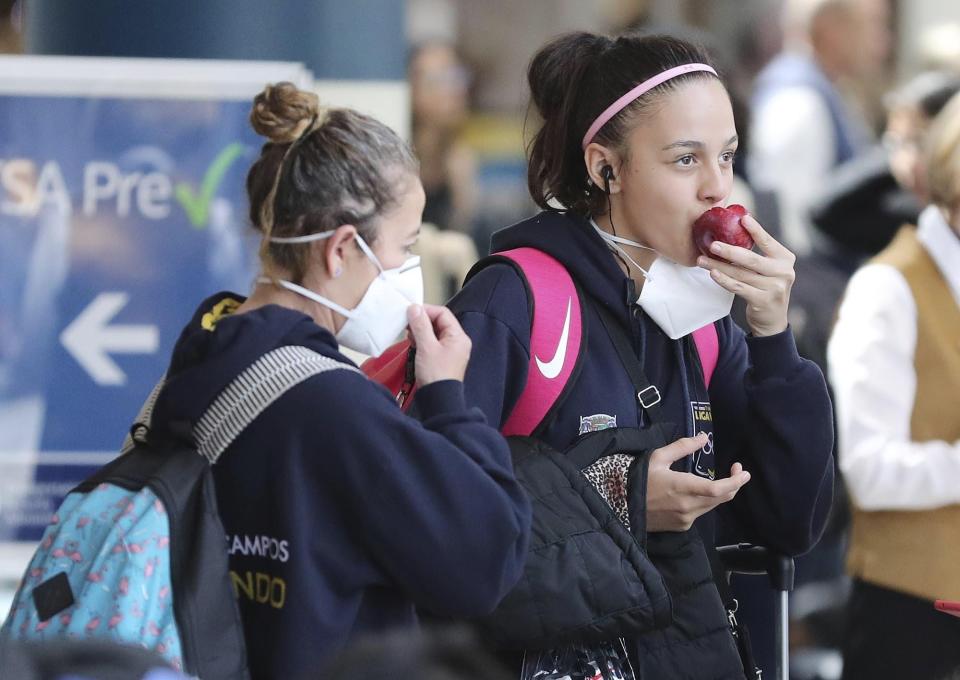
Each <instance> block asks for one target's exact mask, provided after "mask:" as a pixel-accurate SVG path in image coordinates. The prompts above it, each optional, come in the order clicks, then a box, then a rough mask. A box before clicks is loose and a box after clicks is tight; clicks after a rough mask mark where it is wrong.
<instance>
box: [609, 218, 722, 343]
mask: <svg viewBox="0 0 960 680" xmlns="http://www.w3.org/2000/svg"><path fill="white" fill-rule="evenodd" d="M593 228H594V229H596V231H597V233H598V234H600V237H601V238H603V240H604V241H605V242H606V243H607V246H608V247H609V248H610V249H611V250H615V251H617V252H618V253H620V254H621V255H623V256H624V257H625V258H627V259H628V260H629V261H630V263H631V264H633V266H634V267H636V268H637V269H639V270H640V273H641V274H643V277H644V278H645V279H646V281H644V283H643V289H642V290H641V291H640V298H639V299H638V300H637V304H638V305H640V307H641V308H642V309H643V311H645V312H646V313H647V315H648V316H649V317H650V318H651V319H653V322H654V323H655V324H657V326H659V327H660V330H662V331H663V332H664V333H666V334H667V336H668V337H669V338H670V339H671V340H677V339H679V338H682V337H683V336H685V335H689V334H690V333H692V332H693V331H695V330H697V329H698V328H702V327H703V326H706V325H707V324H710V323H713V322H714V321H716V320H717V319H722V318H723V317H725V316H726V315H727V314H729V313H730V308H731V307H732V306H733V293H731V292H730V291H728V290H726V289H725V288H723V287H722V286H721V285H720V284H718V283H717V282H716V281H714V280H713V279H712V278H710V272H708V271H707V270H706V269H702V268H700V267H684V266H683V265H679V264H677V263H676V262H674V261H672V260H670V259H667V258H666V257H664V256H663V255H660V254H659V253H657V259H656V260H654V261H653V264H652V265H651V266H650V269H649V270H646V269H644V268H643V267H641V266H640V265H638V264H637V263H636V261H634V259H633V258H632V257H630V256H629V255H628V254H627V252H626V251H625V250H624V249H623V248H621V247H620V246H619V245H618V244H621V243H622V244H624V245H628V246H634V247H635V248H643V249H645V250H651V251H652V250H653V248H649V247H647V246H645V245H642V244H640V243H637V242H636V241H631V240H629V239H625V238H621V237H619V236H614V235H613V234H608V233H607V232H605V231H604V230H603V229H601V228H600V227H598V226H597V225H596V224H593ZM654 252H656V251H654Z"/></svg>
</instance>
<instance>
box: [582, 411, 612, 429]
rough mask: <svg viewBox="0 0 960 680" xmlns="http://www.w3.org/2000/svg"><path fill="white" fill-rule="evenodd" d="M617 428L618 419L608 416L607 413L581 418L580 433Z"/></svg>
mask: <svg viewBox="0 0 960 680" xmlns="http://www.w3.org/2000/svg"><path fill="white" fill-rule="evenodd" d="M616 426H617V417H616V416H608V415H607V414H606V413H596V414H594V415H592V416H580V432H579V434H586V433H587V432H599V431H600V430H607V429H610V428H611V427H616Z"/></svg>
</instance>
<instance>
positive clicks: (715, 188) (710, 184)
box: [698, 163, 733, 207]
mask: <svg viewBox="0 0 960 680" xmlns="http://www.w3.org/2000/svg"><path fill="white" fill-rule="evenodd" d="M701 167H702V170H701V175H700V187H699V195H698V198H699V199H700V200H701V201H702V202H703V203H708V204H710V207H713V206H717V205H722V204H723V202H724V201H725V200H726V198H727V196H729V195H730V189H731V187H732V184H733V177H731V171H730V169H729V168H725V167H723V166H721V165H720V164H719V163H705V164H704V165H702V166H701Z"/></svg>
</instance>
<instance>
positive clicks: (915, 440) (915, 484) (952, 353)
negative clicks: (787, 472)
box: [828, 95, 960, 680]
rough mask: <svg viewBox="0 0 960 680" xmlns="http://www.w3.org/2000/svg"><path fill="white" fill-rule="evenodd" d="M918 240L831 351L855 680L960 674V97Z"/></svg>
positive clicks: (882, 265) (935, 166)
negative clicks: (845, 503) (938, 606)
mask: <svg viewBox="0 0 960 680" xmlns="http://www.w3.org/2000/svg"><path fill="white" fill-rule="evenodd" d="M921 174H922V175H923V177H922V179H921V182H922V185H923V186H926V187H927V192H928V196H929V200H930V204H929V205H928V206H927V207H926V208H925V209H924V210H923V212H922V213H921V214H920V217H919V220H918V226H917V228H916V229H914V228H913V227H904V228H903V229H902V230H901V231H900V232H899V233H898V234H897V236H896V237H895V239H894V241H893V242H892V243H891V244H890V246H889V247H888V248H886V249H885V250H884V251H883V252H882V253H880V254H879V255H878V256H877V257H876V258H875V259H874V260H872V261H871V262H870V263H869V264H868V265H866V266H865V267H863V268H862V269H860V270H859V271H858V272H857V273H856V274H855V275H854V276H853V278H852V279H851V280H850V284H849V286H848V288H847V292H846V296H845V297H844V301H843V304H842V306H841V308H840V314H839V319H838V321H837V326H836V329H835V330H834V333H833V336H832V337H831V339H830V345H829V350H828V361H829V368H830V375H831V380H832V382H833V387H834V392H835V395H836V405H837V416H838V418H837V425H838V430H839V436H840V461H839V462H840V469H841V471H842V472H843V474H844V477H845V479H846V483H847V486H848V488H849V492H850V498H851V501H852V505H853V518H852V520H853V521H852V531H851V537H850V547H849V553H848V557H847V565H848V568H849V570H850V573H851V574H852V575H853V578H854V586H853V594H852V597H851V601H850V606H849V610H848V626H847V636H846V641H845V644H844V678H848V679H857V678H871V679H873V680H877V679H882V678H908V677H909V678H916V679H920V680H923V679H925V678H930V679H931V680H933V679H935V678H941V677H945V676H946V674H947V673H948V672H949V671H951V670H954V669H956V668H960V644H958V641H960V620H958V619H956V618H953V617H950V616H946V615H944V614H941V613H940V612H937V611H936V610H934V608H933V600H935V599H938V598H944V599H954V600H956V599H960V568H958V566H957V565H958V563H960V533H958V532H957V527H958V526H960V420H958V419H957V417H956V410H955V409H954V408H950V407H948V406H947V405H949V404H953V402H954V398H955V395H956V393H957V391H958V389H960V353H958V352H957V338H958V337H960V240H958V238H960V95H955V96H954V97H953V99H951V100H950V103H949V104H947V106H946V108H945V109H944V110H943V111H942V112H941V113H940V115H939V116H938V117H937V118H936V120H935V121H934V123H933V126H932V128H931V130H930V134H929V137H928V139H927V143H926V151H925V164H924V171H923V173H921Z"/></svg>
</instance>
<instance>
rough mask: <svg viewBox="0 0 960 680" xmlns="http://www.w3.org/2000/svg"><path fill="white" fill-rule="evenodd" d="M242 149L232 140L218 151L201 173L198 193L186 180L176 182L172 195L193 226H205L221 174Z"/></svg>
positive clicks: (241, 152) (225, 171)
mask: <svg viewBox="0 0 960 680" xmlns="http://www.w3.org/2000/svg"><path fill="white" fill-rule="evenodd" d="M243 150H244V147H243V144H240V143H239V142H234V143H232V144H230V145H228V146H226V147H225V148H224V149H223V150H222V151H221V152H220V153H218V154H217V157H216V158H214V159H213V163H211V164H210V167H209V168H207V172H206V173H205V174H204V175H203V182H202V183H201V184H200V192H199V193H196V194H195V193H194V192H193V189H192V188H191V187H190V185H189V184H187V183H186V182H180V183H178V184H177V186H176V188H175V189H174V196H175V197H176V199H177V201H178V202H179V203H180V205H181V206H183V211H184V212H185V213H187V217H188V218H189V219H190V224H192V225H193V226H194V227H195V228H197V229H203V228H204V227H205V226H207V219H208V217H209V216H210V201H211V200H212V199H213V195H214V194H215V193H216V192H217V187H219V186H220V182H221V181H222V180H223V176H224V175H225V174H226V173H227V170H228V169H229V168H230V166H231V165H232V164H233V162H234V161H235V160H237V158H239V157H240V155H241V154H243Z"/></svg>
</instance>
